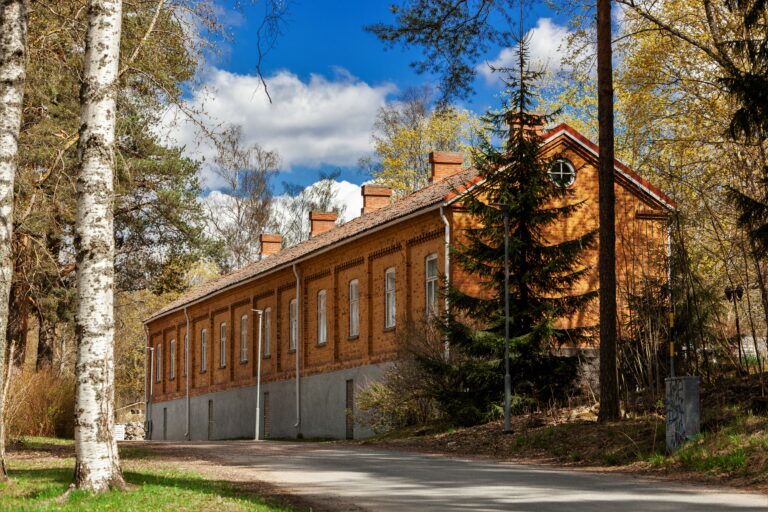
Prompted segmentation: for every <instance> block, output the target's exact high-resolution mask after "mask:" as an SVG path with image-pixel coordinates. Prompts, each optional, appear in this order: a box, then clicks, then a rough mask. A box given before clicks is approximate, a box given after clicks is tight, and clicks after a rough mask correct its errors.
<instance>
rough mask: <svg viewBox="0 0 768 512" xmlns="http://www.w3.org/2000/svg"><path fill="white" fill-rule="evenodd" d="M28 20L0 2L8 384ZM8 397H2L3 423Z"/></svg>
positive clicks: (15, 4) (0, 473)
mask: <svg viewBox="0 0 768 512" xmlns="http://www.w3.org/2000/svg"><path fill="white" fill-rule="evenodd" d="M27 19H28V6H27V3H26V0H0V382H4V376H5V373H6V371H7V366H8V361H6V359H5V357H6V352H7V349H8V343H7V338H6V330H7V328H8V297H9V294H10V291H11V281H12V280H13V252H12V249H11V243H12V237H13V179H14V176H15V174H16V153H17V151H18V141H19V131H20V129H21V115H22V102H23V99H24V82H25V79H26V68H25V67H26V59H27ZM0 394H2V393H0ZM4 398H5V397H4V396H2V397H0V422H3V423H4V421H5V411H4V405H5V400H4ZM4 433H5V431H4V429H2V428H0V479H4V478H6V468H5V435H4Z"/></svg>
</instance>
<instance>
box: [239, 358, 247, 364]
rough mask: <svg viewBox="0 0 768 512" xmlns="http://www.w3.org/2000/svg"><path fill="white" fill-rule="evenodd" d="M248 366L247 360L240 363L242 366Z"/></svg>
mask: <svg viewBox="0 0 768 512" xmlns="http://www.w3.org/2000/svg"><path fill="white" fill-rule="evenodd" d="M246 364H248V360H247V359H246V360H245V361H240V365H242V366H245V365H246Z"/></svg>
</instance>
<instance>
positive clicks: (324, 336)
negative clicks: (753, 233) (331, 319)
mask: <svg viewBox="0 0 768 512" xmlns="http://www.w3.org/2000/svg"><path fill="white" fill-rule="evenodd" d="M326 299H327V293H326V291H325V290H320V291H319V292H317V344H318V345H325V344H326V343H327V342H328V321H327V317H328V315H327V314H326V303H327V300H326Z"/></svg>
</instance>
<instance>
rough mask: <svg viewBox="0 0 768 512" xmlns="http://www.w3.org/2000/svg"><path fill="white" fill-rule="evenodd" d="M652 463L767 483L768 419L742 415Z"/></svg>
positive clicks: (658, 457)
mask: <svg viewBox="0 0 768 512" xmlns="http://www.w3.org/2000/svg"><path fill="white" fill-rule="evenodd" d="M649 462H650V464H651V465H653V466H666V467H674V466H677V467H682V468H684V469H688V470H693V471H699V472H702V473H708V474H714V475H726V476H749V477H750V478H753V479H754V480H756V481H768V417H766V416H756V415H752V414H742V415H740V416H738V417H736V418H735V419H733V420H732V421H730V422H729V423H728V424H726V425H724V426H723V427H722V428H720V429H719V430H717V431H708V432H705V433H703V434H701V435H700V436H699V437H698V438H696V439H694V440H693V441H690V442H689V443H687V444H686V445H684V446H683V447H682V448H680V450H678V451H677V453H675V454H673V455H671V456H664V455H655V456H653V457H651V458H650V459H649Z"/></svg>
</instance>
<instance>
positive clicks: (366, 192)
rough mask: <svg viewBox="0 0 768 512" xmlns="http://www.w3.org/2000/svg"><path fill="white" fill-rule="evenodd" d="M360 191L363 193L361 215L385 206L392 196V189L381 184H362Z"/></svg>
mask: <svg viewBox="0 0 768 512" xmlns="http://www.w3.org/2000/svg"><path fill="white" fill-rule="evenodd" d="M360 192H361V193H362V194H363V209H362V210H361V213H362V214H363V215H365V214H366V213H370V212H375V211H376V210H378V209H379V208H383V207H385V206H387V205H388V204H389V198H390V197H392V189H391V188H389V187H384V186H381V185H363V188H362V189H360Z"/></svg>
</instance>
